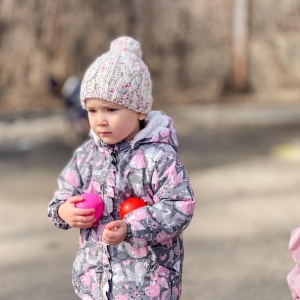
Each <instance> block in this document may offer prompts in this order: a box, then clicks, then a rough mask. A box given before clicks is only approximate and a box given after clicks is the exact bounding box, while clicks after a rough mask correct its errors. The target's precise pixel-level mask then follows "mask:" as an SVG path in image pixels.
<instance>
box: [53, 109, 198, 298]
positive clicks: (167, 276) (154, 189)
mask: <svg viewBox="0 0 300 300" xmlns="http://www.w3.org/2000/svg"><path fill="white" fill-rule="evenodd" d="M91 135H92V137H93V138H91V139H90V140H88V141H87V142H85V143H84V144H83V145H82V146H81V147H79V148H78V149H77V150H76V151H75V152H74V155H73V158H72V159H71V161H70V162H69V163H68V165H67V166H66V167H65V169H64V170H63V172H62V173H61V175H60V176H59V179H58V183H59V188H58V190H57V191H56V192H55V194H54V198H53V199H52V201H51V202H50V203H49V207H48V216H49V218H50V219H51V221H52V222H53V223H54V224H55V226H57V227H58V228H61V229H69V228H70V226H69V225H68V224H67V223H65V222H64V221H63V220H62V219H60V218H59V216H58V214H57V210H58V207H59V206H60V205H61V204H62V203H64V202H65V201H66V200H67V199H68V198H70V197H72V196H75V195H79V194H82V193H83V192H93V193H96V194H97V195H99V196H100V197H102V199H103V201H104V203H105V209H104V212H103V215H102V216H101V218H100V220H99V222H98V225H97V226H96V227H93V228H89V229H81V230H80V237H79V249H78V252H77V256H76V259H75V261H74V265H73V272H72V275H73V280H72V282H73V286H74V289H75V292H76V294H77V295H78V296H79V297H80V298H81V299H97V300H98V299H116V300H126V299H147V300H148V299H149V300H150V299H151V300H157V299H162V300H171V299H172V300H175V299H179V297H180V294H181V277H182V267H183V256H184V255H183V254H184V253H183V239H182V233H183V230H184V229H185V228H186V227H187V226H188V224H189V223H190V221H191V219H192V216H193V211H194V204H195V202H194V196H193V192H192V189H191V186H190V183H189V178H188V175H187V173H186V170H185V168H184V166H183V165H182V163H181V161H180V159H179V157H178V155H177V145H178V144H177V137H176V133H175V129H174V127H173V122H172V119H171V118H170V117H169V116H167V115H165V114H163V113H161V112H158V111H153V112H151V113H150V114H149V115H148V116H147V119H146V127H145V128H144V129H142V130H141V131H140V132H139V133H138V134H137V135H136V136H135V138H134V139H133V140H132V141H123V142H120V143H118V144H116V145H106V144H103V143H102V142H101V141H100V140H99V139H98V138H97V137H96V136H95V134H93V133H91ZM128 197H139V198H141V199H143V201H144V202H145V203H146V204H147V205H146V206H144V207H142V208H139V209H137V210H135V211H133V212H131V213H129V214H127V215H126V216H125V218H124V220H125V221H126V223H127V228H128V235H127V238H126V239H125V241H124V242H122V243H121V244H119V245H117V246H110V245H106V244H105V243H103V242H102V232H103V230H104V227H105V225H106V224H107V223H108V222H110V221H112V220H117V219H120V217H119V213H118V208H119V206H120V204H121V203H122V201H124V200H125V199H126V198H128Z"/></svg>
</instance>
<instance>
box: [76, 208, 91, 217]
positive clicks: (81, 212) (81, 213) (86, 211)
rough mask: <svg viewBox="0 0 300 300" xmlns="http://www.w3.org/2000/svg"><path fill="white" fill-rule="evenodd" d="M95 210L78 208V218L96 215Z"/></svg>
mask: <svg viewBox="0 0 300 300" xmlns="http://www.w3.org/2000/svg"><path fill="white" fill-rule="evenodd" d="M94 213H95V208H76V215H77V216H89V215H94Z"/></svg>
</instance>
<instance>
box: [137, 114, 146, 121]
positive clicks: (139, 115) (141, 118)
mask: <svg viewBox="0 0 300 300" xmlns="http://www.w3.org/2000/svg"><path fill="white" fill-rule="evenodd" d="M145 118H146V115H145V114H142V113H139V114H138V119H139V120H140V121H142V120H145Z"/></svg>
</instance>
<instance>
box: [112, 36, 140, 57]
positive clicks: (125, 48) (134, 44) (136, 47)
mask: <svg viewBox="0 0 300 300" xmlns="http://www.w3.org/2000/svg"><path fill="white" fill-rule="evenodd" d="M110 51H111V52H130V53H133V54H135V55H136V56H138V57H139V58H142V50H141V46H140V43H139V42H138V41H136V40H134V39H133V38H131V37H127V36H122V37H119V38H117V39H115V40H113V41H112V42H111V44H110Z"/></svg>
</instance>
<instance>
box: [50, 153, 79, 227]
mask: <svg viewBox="0 0 300 300" xmlns="http://www.w3.org/2000/svg"><path fill="white" fill-rule="evenodd" d="M76 161H78V159H77V155H76V152H75V154H74V156H73V158H72V159H71V161H70V162H69V163H68V164H67V166H66V167H65V169H64V170H63V171H62V173H61V174H60V175H59V177H58V189H57V190H56V191H55V193H54V197H53V199H52V200H51V201H50V203H49V205H48V217H49V219H50V221H51V222H53V223H54V225H55V226H57V227H58V228H60V229H69V228H71V227H70V226H69V225H68V224H67V223H66V222H65V221H64V220H62V219H61V218H60V217H59V215H58V208H59V206H60V205H62V204H63V203H65V202H66V201H67V200H68V199H69V198H71V197H73V196H75V195H78V194H81V189H82V186H83V184H82V180H81V176H80V173H79V169H78V166H77V164H76Z"/></svg>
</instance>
